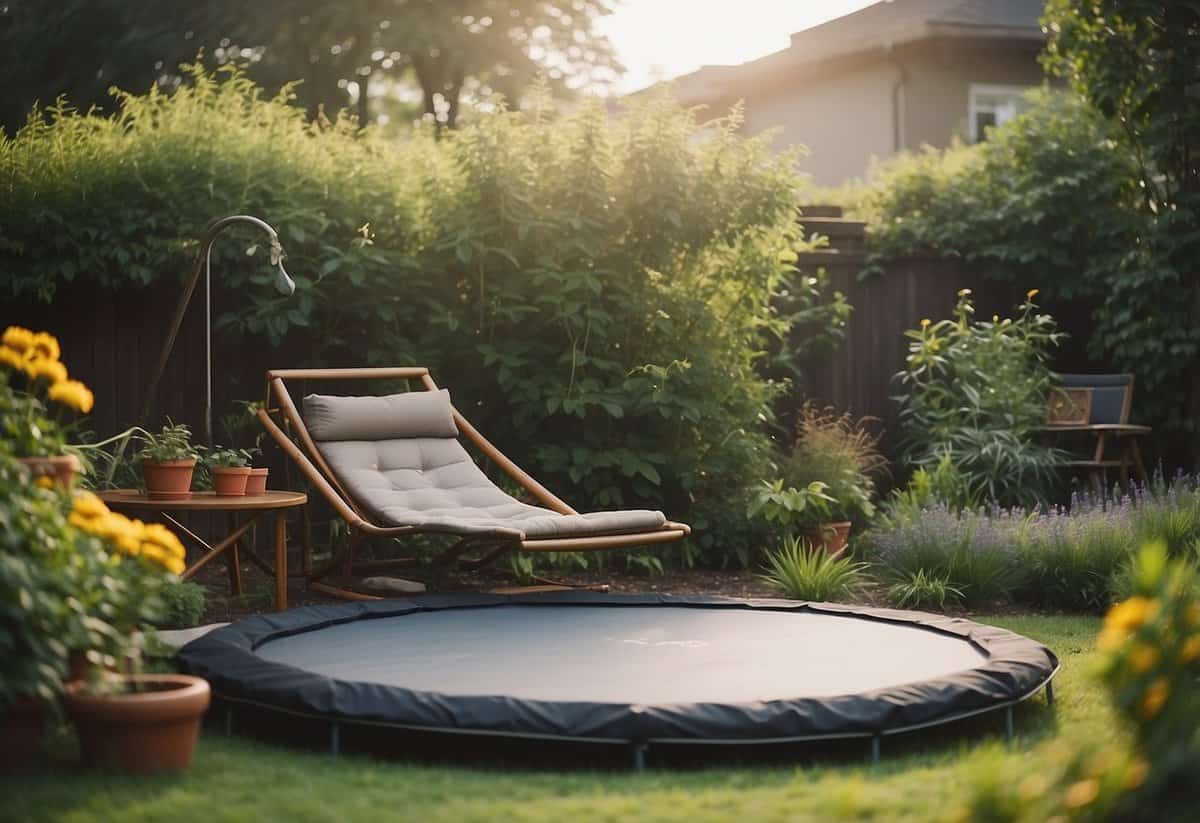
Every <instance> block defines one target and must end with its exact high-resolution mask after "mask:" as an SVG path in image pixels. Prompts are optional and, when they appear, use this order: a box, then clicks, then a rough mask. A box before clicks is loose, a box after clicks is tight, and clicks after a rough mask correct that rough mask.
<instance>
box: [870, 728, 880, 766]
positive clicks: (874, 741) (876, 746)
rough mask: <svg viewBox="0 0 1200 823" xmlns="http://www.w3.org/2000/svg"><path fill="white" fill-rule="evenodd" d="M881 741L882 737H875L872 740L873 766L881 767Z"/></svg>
mask: <svg viewBox="0 0 1200 823" xmlns="http://www.w3.org/2000/svg"><path fill="white" fill-rule="evenodd" d="M881 740H882V738H881V737H880V735H874V736H873V737H872V738H871V764H872V765H874V766H878V765H879V748H880V741H881Z"/></svg>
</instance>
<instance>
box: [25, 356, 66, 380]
mask: <svg viewBox="0 0 1200 823" xmlns="http://www.w3.org/2000/svg"><path fill="white" fill-rule="evenodd" d="M25 371H26V374H28V375H29V377H30V378H31V379H33V380H44V381H45V382H47V383H49V384H51V385H54V384H55V383H62V382H64V381H66V379H67V367H66V366H64V365H63V364H62V363H60V362H58V361H57V360H49V359H47V358H45V357H37V358H34V359H33V360H30V361H29V366H28V367H27V368H26V370H25Z"/></svg>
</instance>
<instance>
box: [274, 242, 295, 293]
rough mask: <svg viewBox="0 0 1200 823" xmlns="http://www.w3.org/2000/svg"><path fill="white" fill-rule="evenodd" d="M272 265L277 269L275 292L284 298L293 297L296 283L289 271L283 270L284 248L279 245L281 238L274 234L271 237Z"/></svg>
mask: <svg viewBox="0 0 1200 823" xmlns="http://www.w3.org/2000/svg"><path fill="white" fill-rule="evenodd" d="M271 265H273V266H276V267H277V268H276V270H275V291H277V292H279V293H280V294H282V295H283V296H284V297H291V295H292V294H293V293H295V291H296V281H295V280H293V279H292V278H291V277H289V276H288V273H287V271H286V270H285V269H284V268H283V246H281V245H279V237H278V236H276V235H275V234H274V233H272V235H271Z"/></svg>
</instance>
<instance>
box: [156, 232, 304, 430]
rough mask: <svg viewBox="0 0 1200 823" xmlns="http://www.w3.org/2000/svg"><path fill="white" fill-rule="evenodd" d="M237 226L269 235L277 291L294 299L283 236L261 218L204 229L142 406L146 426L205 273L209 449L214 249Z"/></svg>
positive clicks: (205, 423)
mask: <svg viewBox="0 0 1200 823" xmlns="http://www.w3.org/2000/svg"><path fill="white" fill-rule="evenodd" d="M235 223H249V224H251V225H253V226H258V227H259V228H260V229H262V230H263V231H265V232H266V233H267V234H268V235H270V238H271V265H272V266H275V267H276V271H275V290H276V291H278V292H279V293H280V294H282V295H284V296H289V295H291V294H292V293H293V292H294V291H295V290H296V283H295V281H294V280H292V278H291V277H289V276H288V273H287V272H286V271H285V270H284V268H283V262H282V261H283V247H282V246H280V244H279V234H278V233H277V232H276V231H275V229H273V228H271V226H269V225H267V223H265V222H263V221H262V220H259V219H258V218H257V217H251V216H250V215H247V214H234V215H231V216H229V217H221V218H218V219H217V220H213V221H212V222H211V223H209V224H208V225H207V226H206V227H205V229H204V235H203V237H202V238H201V240H200V252H199V254H197V255H196V266H195V268H194V269H193V271H192V276H191V277H190V278H188V282H187V284H186V285H185V286H184V288H183V294H181V295H180V297H179V304H178V305H176V306H175V316H174V317H173V318H172V320H171V328H170V331H169V332H168V333H167V340H166V342H165V343H164V344H163V348H162V351H161V352H160V353H159V355H158V365H157V366H155V369H154V377H153V379H152V380H151V381H150V386H149V388H148V389H147V390H146V400H145V402H144V403H143V404H142V414H141V420H142V422H146V421H147V420H148V419H149V416H150V409H151V407H152V406H153V404H154V393H155V391H157V389H158V383H159V381H160V380H161V379H162V376H163V371H164V370H165V369H166V367H167V360H168V359H169V358H170V356H171V350H172V349H173V348H174V346H175V338H176V337H177V336H178V334H179V327H180V326H181V325H183V317H184V314H186V313H187V307H188V304H189V303H190V302H191V300H192V294H193V293H194V292H195V291H196V283H197V282H198V281H199V280H200V274H201V272H202V271H203V273H204V334H205V337H204V439H205V441H206V442H207V443H208V445H210V446H211V445H212V442H213V436H212V245H213V241H214V240H216V239H217V235H219V234H220V233H221V232H222V231H224V230H225V229H226V228H228V227H229V226H232V225H233V224H235Z"/></svg>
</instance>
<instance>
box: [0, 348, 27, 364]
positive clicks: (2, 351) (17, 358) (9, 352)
mask: <svg viewBox="0 0 1200 823" xmlns="http://www.w3.org/2000/svg"><path fill="white" fill-rule="evenodd" d="M0 365H4V366H8V367H9V368H10V369H24V368H25V358H24V357H22V356H21V353H20V352H19V351H17V350H16V349H11V348H9V347H8V346H0Z"/></svg>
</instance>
